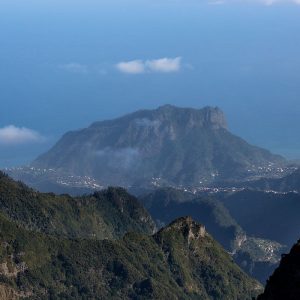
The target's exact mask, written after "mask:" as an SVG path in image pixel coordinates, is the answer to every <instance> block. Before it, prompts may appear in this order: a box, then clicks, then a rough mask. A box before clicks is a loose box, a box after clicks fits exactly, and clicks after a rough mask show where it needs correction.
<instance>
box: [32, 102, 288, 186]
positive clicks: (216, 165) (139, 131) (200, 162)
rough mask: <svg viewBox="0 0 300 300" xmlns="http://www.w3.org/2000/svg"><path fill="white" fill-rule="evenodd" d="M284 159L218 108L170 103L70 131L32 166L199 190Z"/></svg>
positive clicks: (110, 180) (106, 181)
mask: <svg viewBox="0 0 300 300" xmlns="http://www.w3.org/2000/svg"><path fill="white" fill-rule="evenodd" d="M282 161H283V159H282V158H281V157H279V156H275V155H272V154H271V153H269V152H268V151H266V150H263V149H260V148H258V147H254V146H251V145H249V144H248V143H246V142H245V141H243V140H242V139H240V138H238V137H236V136H234V135H232V134H231V133H230V132H229V131H228V129H227V123H226V119H225V116H224V114H223V112H222V111H221V110H220V109H219V108H212V107H205V108H203V109H191V108H178V107H175V106H171V105H165V106H162V107H159V108H158V109H155V110H142V111H137V112H135V113H132V114H129V115H126V116H124V117H121V118H118V119H115V120H109V121H102V122H96V123H94V124H92V125H91V126H90V127H88V128H85V129H82V130H79V131H73V132H69V133H67V134H65V135H64V136H63V137H62V139H61V140H60V141H59V142H58V143H57V144H56V145H55V146H54V147H53V148H52V149H51V150H50V151H49V152H47V153H45V154H43V155H41V156H40V157H39V158H38V159H37V160H35V161H34V162H33V164H32V165H33V166H34V167H36V168H42V169H55V170H58V171H62V172H69V173H72V174H76V175H87V176H92V177H94V178H96V179H97V180H99V181H100V183H101V184H104V185H122V186H128V185H133V184H141V183H143V184H151V183H153V182H154V181H155V182H158V184H184V185H197V186H198V185H201V183H203V182H205V183H209V182H212V181H214V180H219V179H220V180H221V179H236V178H241V177H242V178H244V177H246V176H248V175H249V168H250V169H253V168H254V169H255V168H258V167H259V166H267V165H268V164H270V163H278V162H282Z"/></svg>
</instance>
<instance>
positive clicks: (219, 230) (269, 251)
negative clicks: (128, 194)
mask: <svg viewBox="0 0 300 300" xmlns="http://www.w3.org/2000/svg"><path fill="white" fill-rule="evenodd" d="M139 199H140V200H141V202H142V203H143V205H144V206H145V207H146V208H147V209H148V211H149V212H150V214H151V216H152V218H153V219H154V220H155V221H156V222H157V225H158V226H164V225H165V224H168V223H169V222H170V221H171V220H173V219H175V218H178V217H179V216H182V215H190V216H192V218H193V219H194V220H196V221H198V222H202V223H203V224H205V226H206V228H207V230H208V231H209V232H210V233H211V234H212V236H213V237H214V238H215V239H216V240H217V241H218V242H219V243H220V244H221V245H222V246H223V247H224V248H225V249H226V250H227V251H228V252H230V253H231V254H232V256H233V258H234V260H235V262H236V263H238V265H239V266H240V267H241V268H242V269H243V270H244V271H246V272H247V273H248V274H249V275H251V276H252V277H255V278H256V279H258V280H259V281H260V282H262V283H265V281H266V280H267V278H268V277H269V276H270V274H271V273H272V272H273V271H274V269H275V268H276V267H277V265H278V263H279V260H280V255H281V253H282V251H285V247H284V246H283V245H281V244H280V243H278V242H276V241H274V240H270V239H266V238H258V237H257V236H254V235H253V234H250V235H248V234H247V231H245V230H244V229H243V228H242V227H241V226H240V225H239V224H238V222H236V220H235V219H234V218H233V217H232V216H231V214H230V213H229V211H228V210H227V209H226V208H225V206H224V204H223V203H222V202H221V201H219V200H217V199H215V198H214V197H213V196H199V195H194V194H193V193H190V192H185V191H182V190H178V189H173V188H163V189H157V190H155V191H152V192H150V193H148V194H146V195H144V196H141V197H139Z"/></svg>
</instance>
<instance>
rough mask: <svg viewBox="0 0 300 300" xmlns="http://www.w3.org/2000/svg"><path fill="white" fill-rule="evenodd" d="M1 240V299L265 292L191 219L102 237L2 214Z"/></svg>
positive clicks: (225, 298) (247, 297) (224, 297)
mask: <svg viewBox="0 0 300 300" xmlns="http://www.w3.org/2000/svg"><path fill="white" fill-rule="evenodd" d="M0 244H1V256H0V295H4V297H7V298H2V299H12V300H15V299H18V298H22V297H28V298H30V299H40V300H43V299H162V300H164V299H178V300H179V299H186V300H188V299H203V300H210V299H215V300H232V299H243V300H251V299H252V297H255V296H256V295H257V294H259V293H260V292H261V291H262V286H261V285H260V284H259V283H258V282H256V281H255V280H253V279H252V278H250V277H248V276H247V275H246V274H245V273H243V272H242V271H241V270H240V269H239V267H238V266H237V265H235V264H234V263H233V262H232V260H231V258H230V256H229V255H228V254H227V253H226V252H225V251H224V250H223V249H222V248H221V247H220V245H219V244H218V243H216V242H215V241H214V240H213V239H212V238H211V236H210V235H209V234H208V233H207V232H206V231H205V228H204V227H203V226H202V225H200V224H197V223H195V222H194V221H192V220H191V219H190V218H181V219H178V220H176V221H174V222H173V223H172V224H170V225H169V226H167V227H166V228H163V229H162V230H161V231H159V232H158V233H157V234H155V235H153V236H147V235H141V234H137V233H130V234H127V235H125V236H124V238H123V239H122V240H118V241H110V240H104V241H99V240H90V239H80V240H70V239H62V238H54V237H51V236H46V235H44V234H40V233H36V232H33V231H27V230H25V229H24V228H22V227H20V226H17V225H15V224H14V223H13V222H11V221H8V220H7V219H6V218H5V217H3V216H2V215H1V214H0ZM8 297H9V298H8Z"/></svg>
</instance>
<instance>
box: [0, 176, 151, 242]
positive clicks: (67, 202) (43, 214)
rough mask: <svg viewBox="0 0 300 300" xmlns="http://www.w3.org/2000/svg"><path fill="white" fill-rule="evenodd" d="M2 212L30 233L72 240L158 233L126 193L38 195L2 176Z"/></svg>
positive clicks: (141, 208) (108, 191)
mask: <svg viewBox="0 0 300 300" xmlns="http://www.w3.org/2000/svg"><path fill="white" fill-rule="evenodd" d="M0 212H1V213H2V214H3V215H5V216H6V217H8V218H9V219H11V220H13V221H16V222H17V223H18V224H20V225H22V226H24V227H25V228H27V229H30V230H36V231H40V232H44V233H48V234H53V235H58V236H64V237H71V238H79V237H81V238H97V239H105V238H119V237H122V236H123V235H124V234H125V233H126V232H128V231H137V232H142V233H146V234H152V233H153V232H154V230H155V224H154V222H153V221H152V219H151V217H150V215H149V214H148V212H147V211H146V210H145V209H144V208H143V207H142V206H141V205H140V204H139V202H138V200H137V199H136V198H135V197H133V196H131V195H129V194H128V193H127V192H126V191H125V190H124V189H121V188H108V189H107V190H103V191H101V192H95V193H94V194H92V195H87V196H82V197H77V198H73V197H70V196H68V195H61V196H57V195H54V194H51V193H50V194H49V193H48V194H45V193H39V192H37V191H35V190H32V189H30V188H28V187H27V186H25V185H24V184H22V183H20V182H15V181H13V180H12V179H10V178H9V177H8V176H6V175H4V174H3V173H1V172H0Z"/></svg>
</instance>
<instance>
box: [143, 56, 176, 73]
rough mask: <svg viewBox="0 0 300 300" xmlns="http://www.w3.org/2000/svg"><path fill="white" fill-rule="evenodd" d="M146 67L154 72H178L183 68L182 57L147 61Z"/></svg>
mask: <svg viewBox="0 0 300 300" xmlns="http://www.w3.org/2000/svg"><path fill="white" fill-rule="evenodd" d="M145 65H146V67H147V68H148V69H149V70H150V71H152V72H163V73H170V72H178V71H179V70H180V68H181V57H175V58H167V57H164V58H159V59H152V60H147V61H146V62H145Z"/></svg>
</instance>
